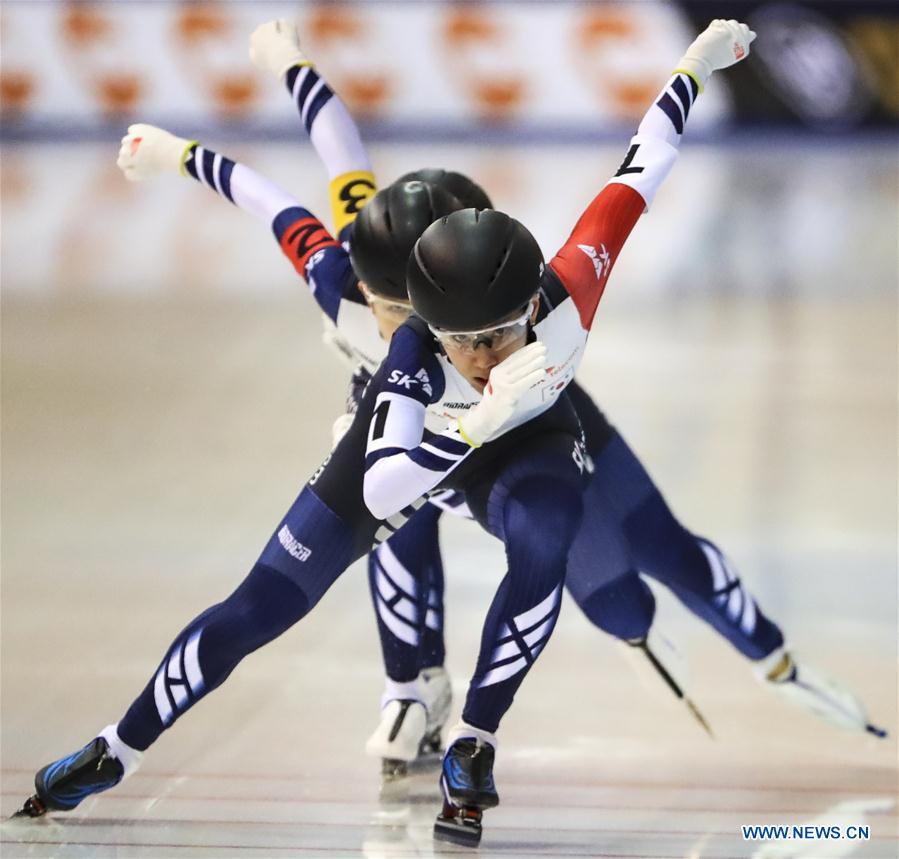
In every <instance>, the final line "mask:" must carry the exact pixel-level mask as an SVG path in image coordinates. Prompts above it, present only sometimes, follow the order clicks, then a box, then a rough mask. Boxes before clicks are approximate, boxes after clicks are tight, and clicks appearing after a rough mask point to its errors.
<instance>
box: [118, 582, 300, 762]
mask: <svg viewBox="0 0 899 859" xmlns="http://www.w3.org/2000/svg"><path fill="white" fill-rule="evenodd" d="M307 608H308V602H307V600H306V596H305V595H304V594H303V592H302V591H301V590H300V589H299V588H298V587H297V586H296V585H295V584H294V583H293V582H292V581H290V579H287V578H285V577H284V576H283V575H281V574H280V573H278V572H275V571H274V570H271V569H269V568H268V567H264V566H262V565H261V564H257V565H256V566H255V567H254V568H253V569H252V571H251V572H250V574H249V575H248V576H247V577H246V579H244V581H243V582H242V583H241V584H240V586H239V587H238V588H237V590H235V591H234V593H232V594H231V596H229V597H228V598H227V599H226V600H225V601H224V602H221V603H219V604H218V605H215V606H212V607H211V608H209V609H207V610H206V611H204V612H203V613H202V614H201V615H200V616H199V617H197V618H195V619H194V620H193V621H191V622H190V623H189V624H188V625H187V626H186V627H185V628H184V630H183V631H182V632H181V633H180V634H179V635H178V636H177V638H176V639H175V641H174V642H173V643H172V645H171V646H170V647H169V649H168V651H167V652H166V655H165V657H164V659H163V660H162V663H161V664H160V666H159V668H158V669H157V671H156V673H155V674H154V675H153V678H152V679H151V680H150V682H149V683H148V684H147V686H146V688H145V689H144V691H143V692H141V694H140V695H139V696H138V697H137V699H136V700H135V701H134V703H133V704H132V705H131V707H130V708H129V709H128V712H127V713H126V714H125V716H124V718H123V719H122V721H121V722H119V725H118V733H119V736H120V737H121V738H122V740H123V741H124V742H125V743H127V744H128V745H129V746H130V747H131V748H134V749H138V750H139V751H143V750H144V749H146V748H147V747H148V746H150V744H151V743H153V742H154V741H155V740H156V738H157V737H158V736H159V735H160V734H161V733H162V731H163V730H164V729H165V728H167V727H169V726H170V725H171V724H172V723H173V722H174V721H175V719H177V717H178V716H180V715H181V714H182V713H184V712H186V711H187V710H188V709H189V708H190V707H191V706H193V705H194V704H195V703H196V702H197V701H199V700H200V698H202V697H203V696H204V695H206V694H208V693H209V692H211V691H212V690H213V689H215V688H216V687H218V686H220V685H221V684H222V683H223V682H224V681H225V680H226V679H227V677H228V675H229V674H230V673H231V672H232V671H233V670H234V668H235V667H236V666H237V663H238V662H240V660H241V659H243V658H244V656H246V655H247V654H249V653H252V652H253V651H254V650H256V649H257V648H259V647H261V646H262V645H263V644H267V643H268V642H269V641H271V640H272V639H274V638H276V637H277V636H279V635H280V634H281V633H282V632H284V631H285V630H286V629H288V628H289V627H290V626H292V625H293V624H294V623H296V622H297V621H298V620H299V619H300V618H301V617H302V616H303V615H304V614H305V613H306V610H307Z"/></svg>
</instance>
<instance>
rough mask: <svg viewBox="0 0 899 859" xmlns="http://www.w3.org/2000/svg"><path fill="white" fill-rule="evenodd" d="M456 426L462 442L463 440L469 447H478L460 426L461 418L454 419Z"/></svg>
mask: <svg viewBox="0 0 899 859" xmlns="http://www.w3.org/2000/svg"><path fill="white" fill-rule="evenodd" d="M456 426H457V427H458V428H459V435H460V436H462V440H463V441H464V442H465V443H466V444H467V445H468V446H469V447H480V445H479V444H475V443H474V442H473V441H472V440H471V439H470V438H469V437H468V434H467V433H466V432H465V428H464V427H463V426H462V419H461V418H456Z"/></svg>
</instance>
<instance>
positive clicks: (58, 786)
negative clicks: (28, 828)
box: [15, 737, 125, 817]
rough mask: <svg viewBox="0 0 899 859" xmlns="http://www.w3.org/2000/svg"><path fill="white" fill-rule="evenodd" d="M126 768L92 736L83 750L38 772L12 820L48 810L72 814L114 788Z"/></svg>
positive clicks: (39, 815)
mask: <svg viewBox="0 0 899 859" xmlns="http://www.w3.org/2000/svg"><path fill="white" fill-rule="evenodd" d="M124 777H125V768H124V767H123V766H122V764H121V762H120V761H119V760H118V759H117V758H115V757H113V756H112V755H111V754H110V750H109V744H108V743H107V742H106V740H105V739H104V738H103V737H95V738H94V739H93V740H91V741H90V742H89V743H88V744H87V745H86V746H85V747H84V748H83V749H79V750H78V751H77V752H73V753H72V754H71V755H68V756H67V757H64V758H61V759H60V760H58V761H55V762H54V763H52V764H48V765H47V766H45V767H44V768H43V769H41V770H39V771H38V773H37V775H36V776H35V777H34V790H35V792H34V795H33V796H31V797H29V798H28V799H26V800H25V804H24V805H23V806H22V808H21V809H20V810H19V811H17V812H16V814H15V817H41V816H42V815H44V814H46V813H47V812H48V811H71V810H72V809H73V808H75V806H77V805H78V804H79V803H80V802H81V801H82V800H83V799H87V797H89V796H90V795H91V794H94V793H100V792H101V791H104V790H109V788H111V787H115V786H116V785H117V784H118V783H119V782H120V781H121V780H122V779H123V778H124Z"/></svg>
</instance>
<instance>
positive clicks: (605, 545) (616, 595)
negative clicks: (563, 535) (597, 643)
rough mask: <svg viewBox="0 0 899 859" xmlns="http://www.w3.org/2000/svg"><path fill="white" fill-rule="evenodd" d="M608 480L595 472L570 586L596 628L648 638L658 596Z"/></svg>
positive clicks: (572, 562)
mask: <svg viewBox="0 0 899 859" xmlns="http://www.w3.org/2000/svg"><path fill="white" fill-rule="evenodd" d="M604 480H605V476H604V475H603V474H601V473H595V472H594V474H593V475H591V477H590V482H589V483H588V485H587V488H586V489H585V490H584V517H583V519H582V521H581V527H580V529H579V530H578V533H577V537H575V540H574V543H573V545H572V547H571V552H570V553H569V555H568V574H567V576H566V578H565V585H566V587H567V588H568V592H569V593H570V594H571V597H572V598H573V599H574V601H575V602H576V603H577V604H578V606H579V607H580V609H581V611H583V612H584V614H585V615H586V616H587V618H588V619H589V620H590V622H591V623H592V624H593V625H594V626H597V627H599V629H601V630H603V631H604V632H606V633H608V634H609V635H614V636H615V637H617V638H621V639H625V640H634V639H642V638H645V637H646V635H647V634H648V632H649V628H650V626H652V620H653V616H654V615H655V598H654V597H653V595H652V591H650V590H649V588H648V587H647V585H646V583H645V582H643V581H642V580H641V579H640V577H639V576H638V575H637V571H636V570H635V568H634V566H633V560H632V558H631V550H630V546H629V545H628V542H627V540H626V539H625V535H624V532H623V530H622V528H621V523H620V521H619V519H618V515H617V513H616V511H615V510H614V509H612V508H611V506H610V505H609V504H608V502H607V500H606V489H605V488H604V486H603V481H604Z"/></svg>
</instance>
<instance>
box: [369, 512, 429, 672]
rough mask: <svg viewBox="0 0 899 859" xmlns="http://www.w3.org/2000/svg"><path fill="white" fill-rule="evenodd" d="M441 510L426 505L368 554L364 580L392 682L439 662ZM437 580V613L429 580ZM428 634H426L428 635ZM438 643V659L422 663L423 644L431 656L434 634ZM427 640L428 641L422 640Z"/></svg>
mask: <svg viewBox="0 0 899 859" xmlns="http://www.w3.org/2000/svg"><path fill="white" fill-rule="evenodd" d="M439 517H440V510H439V509H437V508H436V507H434V506H432V505H430V504H426V505H425V506H424V507H422V508H421V510H419V511H418V512H417V513H416V514H415V515H414V516H412V518H411V519H410V520H409V521H408V522H407V523H406V524H405V525H404V526H403V527H402V528H400V530H399V531H397V532H396V534H394V535H393V536H392V537H391V538H390V539H389V540H388V541H387V542H386V543H382V544H381V545H380V546H378V548H377V549H375V550H373V551H372V552H371V553H370V554H369V556H368V579H369V587H370V589H371V596H372V601H373V603H374V607H375V616H376V617H377V621H378V633H379V635H380V639H381V651H382V654H383V657H384V668H385V671H386V674H387V676H388V677H389V678H390V679H391V680H393V681H395V682H397V683H407V682H410V681H413V680H415V678H416V677H417V676H418V673H419V671H420V670H421V669H422V668H424V667H427V666H428V665H431V664H442V662H443V659H442V645H443V636H442V582H443V569H442V566H441V560H440V547H439V544H438V535H437V523H438V520H439ZM435 577H436V578H437V579H438V580H439V582H440V597H441V606H439V607H437V608H438V610H439V614H438V613H437V611H435V608H432V606H431V603H432V602H433V598H432V592H433V590H434V586H433V584H432V582H433V580H434V579H435ZM429 632H431V633H432V635H431V636H429V635H428V633H429ZM435 633H436V637H437V638H439V641H440V649H441V655H440V661H439V662H438V663H431V662H427V661H425V658H424V657H425V653H426V648H428V646H430V649H431V651H432V652H431V654H429V655H430V656H433V649H434V643H433V641H430V642H429V640H430V639H433V638H434V637H435ZM426 642H429V645H428V644H426Z"/></svg>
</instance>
